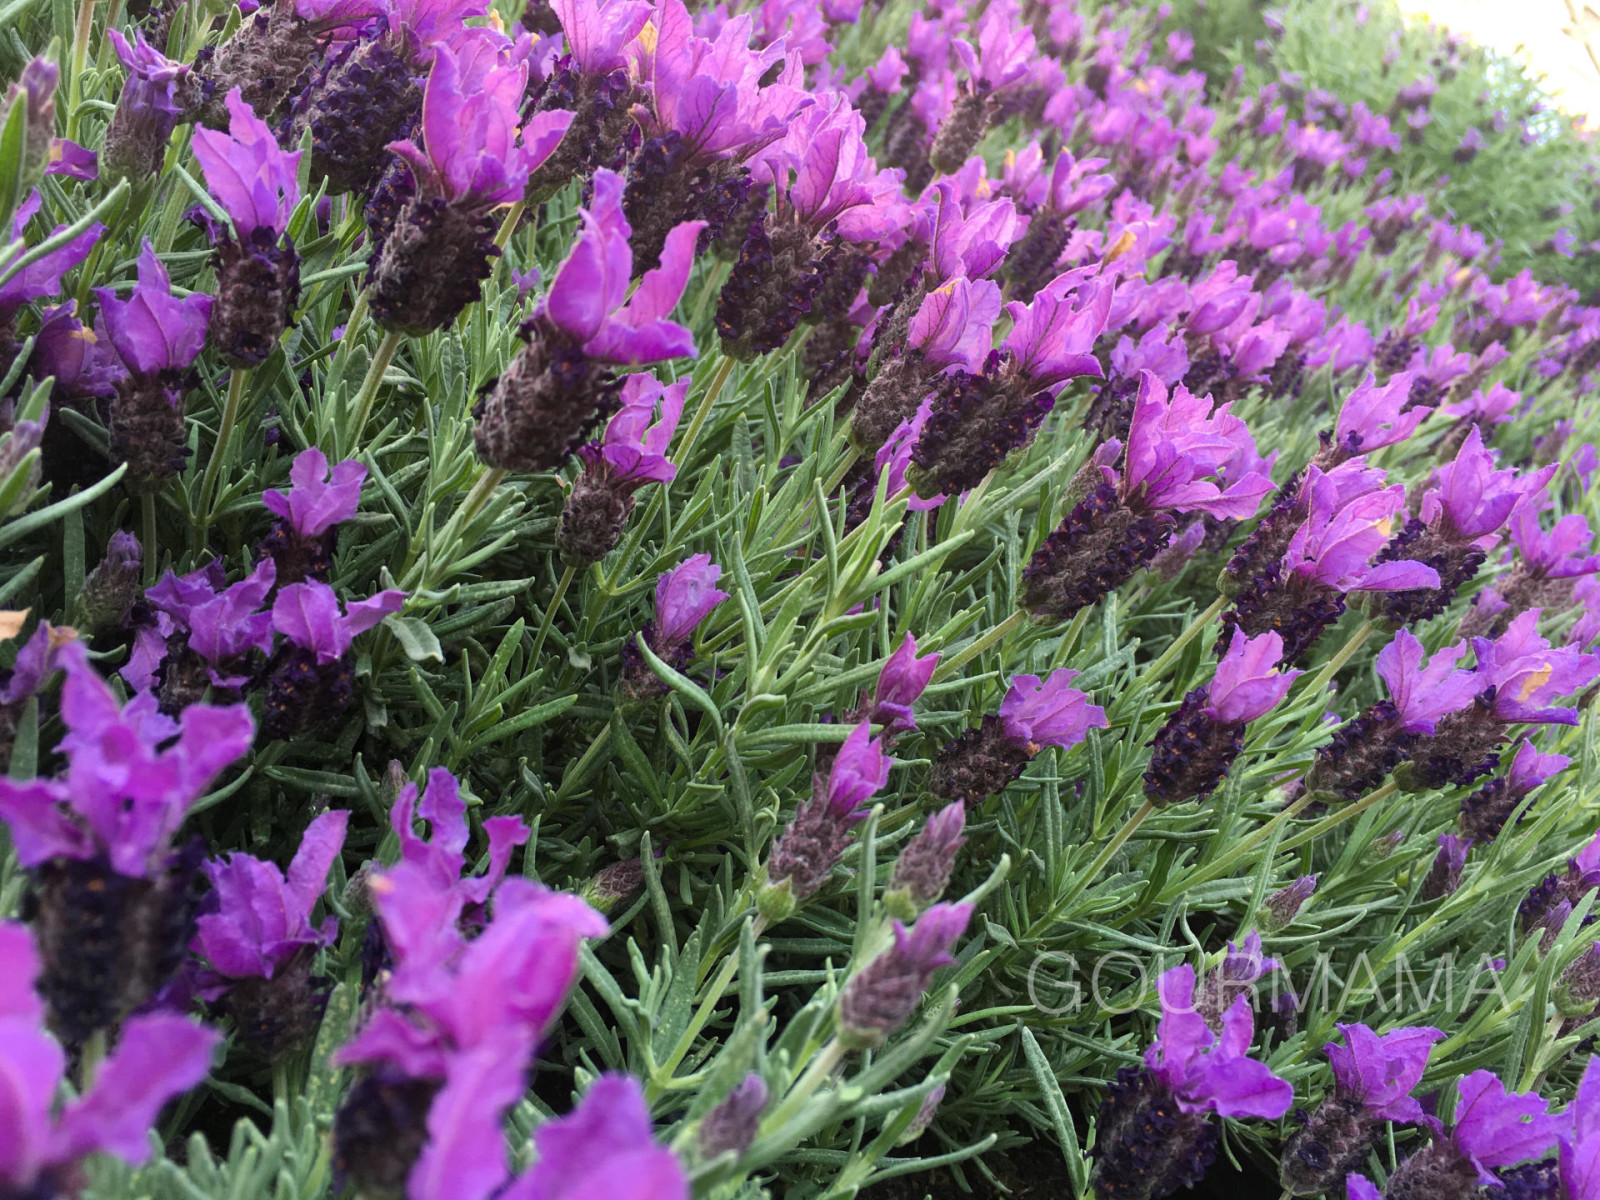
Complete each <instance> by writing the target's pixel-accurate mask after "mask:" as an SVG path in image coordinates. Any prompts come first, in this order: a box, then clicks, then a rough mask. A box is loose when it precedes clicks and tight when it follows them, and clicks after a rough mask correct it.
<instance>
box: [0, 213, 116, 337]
mask: <svg viewBox="0 0 1600 1200" xmlns="http://www.w3.org/2000/svg"><path fill="white" fill-rule="evenodd" d="M42 203H43V201H42V200H41V199H40V197H39V193H38V192H30V193H29V194H28V196H27V197H26V198H25V199H24V200H23V201H22V203H21V204H20V205H18V206H17V211H16V215H15V216H14V217H13V218H12V222H11V237H12V239H13V240H15V239H20V238H22V237H23V236H24V232H25V231H26V229H27V227H28V222H30V221H31V220H33V218H34V217H35V216H36V215H37V214H38V212H39V209H40V207H41V205H42ZM66 228H67V227H66V226H65V225H57V226H56V227H55V228H54V229H53V230H51V236H52V237H54V236H55V235H57V234H60V233H63V232H65V230H66ZM105 231H106V227H105V226H104V225H102V224H100V223H99V222H98V221H96V222H95V223H94V224H92V225H90V226H89V228H87V229H85V230H84V231H83V232H82V233H81V234H79V235H78V236H77V237H74V238H72V239H71V240H69V241H68V242H67V243H66V244H65V245H63V246H61V247H59V248H57V249H55V250H52V251H50V252H49V253H48V254H45V255H43V256H41V257H40V258H38V259H36V260H35V261H34V262H31V263H29V264H28V265H27V266H26V267H23V268H22V270H20V271H18V272H17V273H16V274H15V275H13V276H12V277H11V278H10V279H7V280H6V281H5V282H4V283H0V353H7V354H9V350H10V343H11V337H12V332H13V331H12V324H13V322H14V321H15V320H16V316H17V313H18V312H19V311H20V310H21V308H22V306H23V305H24V304H28V303H31V302H32V301H35V300H44V299H47V298H49V297H51V296H56V295H59V294H60V292H61V280H62V277H63V276H64V275H66V273H67V272H68V271H70V270H72V268H73V267H75V266H77V265H78V264H79V263H81V262H82V261H83V260H84V259H86V258H88V257H89V252H90V251H91V250H93V249H94V247H95V244H96V243H97V242H98V241H99V240H100V235H101V234H103V233H104V232H105ZM0 361H5V362H7V363H8V365H9V358H7V359H3V360H0Z"/></svg>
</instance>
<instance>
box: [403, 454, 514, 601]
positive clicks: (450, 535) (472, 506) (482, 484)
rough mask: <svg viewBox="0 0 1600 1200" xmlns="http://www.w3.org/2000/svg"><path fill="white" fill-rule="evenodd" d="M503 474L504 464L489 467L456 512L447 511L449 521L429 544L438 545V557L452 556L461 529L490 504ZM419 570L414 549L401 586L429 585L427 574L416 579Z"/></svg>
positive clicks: (418, 562)
mask: <svg viewBox="0 0 1600 1200" xmlns="http://www.w3.org/2000/svg"><path fill="white" fill-rule="evenodd" d="M505 477H506V472H505V468H503V467H490V468H489V469H488V470H487V471H485V472H484V473H483V474H482V475H479V476H478V478H477V480H476V481H475V482H474V483H473V485H472V490H471V491H469V492H468V493H467V494H466V496H465V497H463V498H462V501H461V503H460V505H458V506H457V508H456V511H455V512H453V513H451V514H450V520H449V521H447V522H446V523H445V527H444V530H443V531H442V532H441V533H440V534H439V535H438V536H437V537H436V538H434V539H433V540H432V543H431V544H432V546H434V547H437V548H438V549H439V551H440V554H439V559H440V560H448V558H449V557H450V556H453V554H454V552H455V544H456V541H457V540H458V539H459V538H460V537H461V531H462V530H463V529H465V528H466V527H467V526H468V525H469V524H471V522H472V519H473V518H474V517H476V516H477V515H478V514H479V513H480V512H482V511H483V506H484V505H485V504H487V503H489V497H490V496H492V495H493V494H494V490H495V488H497V487H499V486H500V484H501V481H502V480H504V479H505ZM422 549H423V550H424V551H426V550H427V549H428V547H423V548H422ZM419 569H420V559H419V557H418V555H417V553H416V551H413V553H412V554H410V555H408V556H407V558H406V567H405V575H404V578H402V580H401V581H400V586H401V587H403V588H406V589H412V588H416V587H418V586H419V585H428V584H430V583H431V582H432V581H431V580H430V578H429V577H428V576H427V575H423V576H421V577H420V578H419V575H418V572H419Z"/></svg>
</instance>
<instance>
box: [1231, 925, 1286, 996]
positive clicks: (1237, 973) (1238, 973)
mask: <svg viewBox="0 0 1600 1200" xmlns="http://www.w3.org/2000/svg"><path fill="white" fill-rule="evenodd" d="M1281 965H1282V964H1280V963H1279V962H1278V960H1277V959H1275V958H1269V957H1267V955H1265V954H1264V953H1262V950H1261V934H1260V933H1259V932H1258V931H1256V930H1254V929H1252V930H1251V931H1250V932H1249V933H1247V934H1245V938H1244V944H1243V945H1235V944H1234V943H1233V942H1229V943H1228V952H1227V953H1226V954H1224V955H1223V956H1222V966H1221V968H1220V970H1221V973H1222V979H1223V981H1224V982H1225V983H1229V984H1237V985H1249V984H1254V983H1255V982H1256V981H1257V980H1259V979H1260V978H1261V977H1262V976H1263V975H1265V974H1267V973H1268V972H1269V971H1276V970H1277V969H1278V967H1279V966H1281Z"/></svg>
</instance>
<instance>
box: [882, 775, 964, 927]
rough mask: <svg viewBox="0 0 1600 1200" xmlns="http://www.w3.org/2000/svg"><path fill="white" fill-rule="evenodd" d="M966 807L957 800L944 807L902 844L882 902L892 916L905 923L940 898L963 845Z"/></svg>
mask: <svg viewBox="0 0 1600 1200" xmlns="http://www.w3.org/2000/svg"><path fill="white" fill-rule="evenodd" d="M966 823H967V810H966V805H965V804H963V803H962V802H961V801H960V800H957V801H956V802H955V803H954V804H947V805H946V806H945V807H944V808H941V809H940V810H939V811H938V812H936V813H934V814H933V816H931V817H929V818H928V820H927V823H926V824H925V825H923V827H922V829H921V830H920V831H919V832H918V833H917V836H916V837H914V838H912V839H911V840H910V841H909V842H907V843H906V846H905V849H904V850H902V851H900V857H899V858H897V859H895V864H894V871H893V873H892V874H891V875H890V876H889V888H888V890H887V891H886V892H885V893H884V900H885V902H886V903H887V904H888V906H889V909H890V911H891V912H893V913H894V914H895V915H896V916H898V917H901V918H904V919H906V920H909V919H910V918H912V917H914V916H916V914H917V912H918V910H919V909H923V908H926V907H927V906H928V905H930V904H932V903H933V902H934V901H936V900H937V899H939V897H940V896H942V895H944V889H945V887H946V885H948V884H949V882H950V873H951V872H952V871H953V870H954V869H955V864H956V851H957V850H959V849H961V847H962V845H963V844H964V843H965V842H966V840H967V839H966V838H964V837H963V836H962V831H963V830H964V829H965V828H966Z"/></svg>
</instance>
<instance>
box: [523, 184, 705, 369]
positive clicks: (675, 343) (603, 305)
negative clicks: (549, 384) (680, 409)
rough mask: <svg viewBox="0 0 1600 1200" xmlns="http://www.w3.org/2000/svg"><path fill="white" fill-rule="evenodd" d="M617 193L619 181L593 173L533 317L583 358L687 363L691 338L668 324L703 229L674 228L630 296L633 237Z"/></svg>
mask: <svg viewBox="0 0 1600 1200" xmlns="http://www.w3.org/2000/svg"><path fill="white" fill-rule="evenodd" d="M622 192H623V184H622V177H621V176H620V175H617V174H616V173H615V172H613V171H608V170H605V169H604V168H602V169H601V170H599V171H596V172H595V177H594V196H593V199H591V200H590V201H589V206H588V207H587V208H584V209H580V210H579V215H580V219H581V220H582V222H583V224H582V228H581V230H580V232H579V233H578V237H577V240H576V241H574V242H573V244H572V249H571V250H570V251H569V252H568V254H567V259H566V261H565V262H564V263H562V264H561V266H560V268H558V269H557V271H556V275H555V279H554V280H553V281H552V282H551V284H550V292H549V294H548V295H546V296H545V298H544V300H543V301H542V303H541V304H540V307H539V313H540V315H542V316H544V317H545V318H546V319H548V320H549V321H550V323H551V324H553V325H554V326H555V327H556V328H558V329H560V330H562V331H563V332H565V333H567V334H569V335H570V336H571V337H573V338H574V339H576V340H577V341H578V342H579V343H580V344H581V345H582V348H583V353H584V355H585V356H587V357H588V358H592V359H598V360H601V361H605V362H614V363H627V364H632V365H638V364H642V363H651V362H660V361H661V360H663V359H668V358H684V357H693V356H694V337H693V335H692V334H691V333H690V332H689V331H688V330H687V329H685V328H684V327H683V326H682V325H678V324H676V323H675V322H672V321H669V320H667V317H668V316H669V315H670V314H671V312H672V310H673V307H674V306H675V305H676V304H677V303H678V297H680V296H682V295H683V289H684V286H685V285H686V284H687V283H688V281H689V270H690V268H691V267H693V265H694V248H695V241H696V239H697V238H699V236H700V230H701V229H702V228H704V226H705V222H703V221H684V222H683V223H681V224H679V225H676V226H674V227H673V228H672V231H671V232H670V233H668V234H667V240H666V246H665V248H664V249H663V250H662V251H661V265H660V266H658V267H657V268H655V269H654V270H651V271H646V272H645V273H644V278H643V279H641V280H640V282H639V286H638V287H637V288H636V289H634V290H633V292H632V294H631V295H630V294H629V290H628V289H629V281H630V280H632V278H633V274H634V270H633V250H632V249H631V248H630V247H629V245H628V238H629V236H630V235H631V233H632V232H633V231H632V228H631V227H630V226H629V224H628V221H627V218H626V217H624V216H623V215H622Z"/></svg>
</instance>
